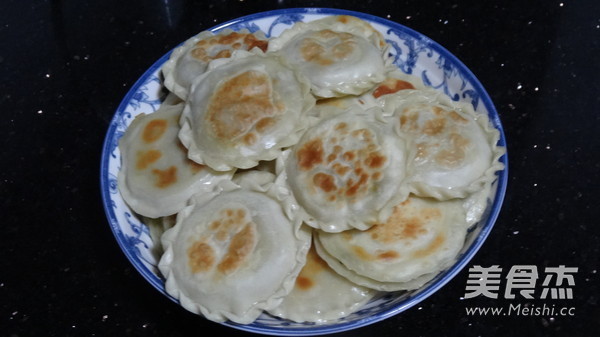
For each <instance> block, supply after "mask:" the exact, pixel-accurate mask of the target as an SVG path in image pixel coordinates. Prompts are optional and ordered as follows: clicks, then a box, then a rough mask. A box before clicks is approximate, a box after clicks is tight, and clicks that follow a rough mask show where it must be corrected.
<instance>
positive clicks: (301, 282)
mask: <svg viewBox="0 0 600 337" xmlns="http://www.w3.org/2000/svg"><path fill="white" fill-rule="evenodd" d="M314 285H315V283H314V282H313V280H311V279H310V278H308V277H304V276H301V275H298V277H297V278H296V288H297V289H300V290H309V289H311V288H312V287H313V286H314Z"/></svg>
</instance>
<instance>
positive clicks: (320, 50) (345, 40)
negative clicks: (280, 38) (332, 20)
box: [299, 29, 356, 66]
mask: <svg viewBox="0 0 600 337" xmlns="http://www.w3.org/2000/svg"><path fill="white" fill-rule="evenodd" d="M313 34H314V35H315V36H314V37H307V38H305V39H304V40H302V42H301V43H300V50H299V51H300V54H301V56H302V58H303V59H304V61H306V62H309V63H315V64H317V65H320V66H329V65H332V64H334V63H335V62H336V61H337V60H342V59H344V58H346V57H348V55H350V54H352V52H353V51H354V50H355V49H356V43H355V42H354V41H352V37H353V35H352V34H349V33H343V32H334V31H332V30H329V29H324V30H320V31H318V32H314V33H313ZM320 40H326V41H327V42H329V41H331V40H334V42H335V43H334V44H333V45H331V46H328V47H329V48H328V49H327V48H325V47H324V46H323V45H322V44H321V43H320Z"/></svg>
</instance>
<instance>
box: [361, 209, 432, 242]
mask: <svg viewBox="0 0 600 337" xmlns="http://www.w3.org/2000/svg"><path fill="white" fill-rule="evenodd" d="M405 205H406V204H405ZM405 205H403V204H400V205H398V206H396V207H394V210H393V212H392V215H391V216H390V217H389V218H388V220H387V221H386V222H385V223H383V224H376V225H374V226H373V227H371V228H369V229H368V230H367V231H368V232H369V234H370V235H371V238H372V239H374V240H378V241H380V242H383V243H392V242H395V241H400V240H411V239H416V238H417V237H419V236H421V235H424V234H426V233H427V230H426V229H425V228H424V227H425V221H431V220H433V219H434V218H437V217H440V216H441V213H440V211H439V210H437V209H425V210H422V211H421V212H420V213H419V214H418V215H413V214H405V210H404V208H403V206H405Z"/></svg>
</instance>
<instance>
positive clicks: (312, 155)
mask: <svg viewBox="0 0 600 337" xmlns="http://www.w3.org/2000/svg"><path fill="white" fill-rule="evenodd" d="M296 156H297V157H298V166H299V167H300V169H301V170H303V171H307V170H310V169H312V168H313V167H315V166H316V165H319V164H321V163H323V141H322V140H321V139H320V138H316V139H313V140H311V141H309V142H307V143H305V144H304V145H302V147H301V148H300V149H299V150H298V152H297V154H296Z"/></svg>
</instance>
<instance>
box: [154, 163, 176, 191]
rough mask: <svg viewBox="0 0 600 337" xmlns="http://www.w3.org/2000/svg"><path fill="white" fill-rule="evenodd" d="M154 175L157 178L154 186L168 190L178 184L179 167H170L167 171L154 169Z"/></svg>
mask: <svg viewBox="0 0 600 337" xmlns="http://www.w3.org/2000/svg"><path fill="white" fill-rule="evenodd" d="M152 173H153V174H154V175H155V176H156V182H155V183H154V185H155V186H156V187H158V188H167V187H169V186H171V185H173V184H175V183H176V182H177V167H175V166H170V167H169V168H167V169H166V170H159V169H154V170H152Z"/></svg>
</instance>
